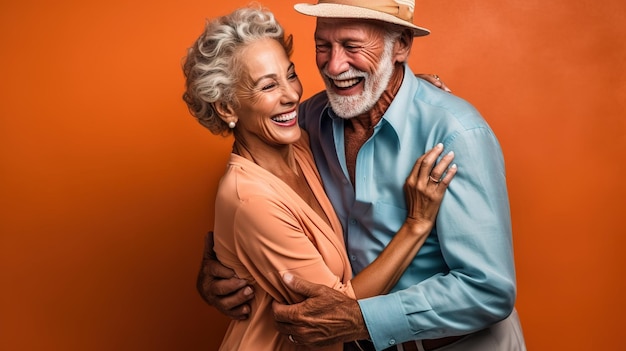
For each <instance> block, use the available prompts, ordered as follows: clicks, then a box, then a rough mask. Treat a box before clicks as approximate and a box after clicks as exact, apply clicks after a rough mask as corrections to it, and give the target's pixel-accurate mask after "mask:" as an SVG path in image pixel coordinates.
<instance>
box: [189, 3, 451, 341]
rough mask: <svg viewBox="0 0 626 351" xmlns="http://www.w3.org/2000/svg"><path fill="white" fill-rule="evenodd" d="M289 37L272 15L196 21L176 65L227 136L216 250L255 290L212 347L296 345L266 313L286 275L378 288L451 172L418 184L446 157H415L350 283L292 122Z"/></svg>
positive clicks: (403, 258)
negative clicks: (372, 248)
mask: <svg viewBox="0 0 626 351" xmlns="http://www.w3.org/2000/svg"><path fill="white" fill-rule="evenodd" d="M290 43H291V40H290V37H287V38H285V35H284V34H283V30H282V27H280V25H279V24H278V23H277V22H276V20H275V18H274V16H273V14H272V13H270V12H268V11H264V10H261V9H257V8H242V9H239V10H236V11H234V12H233V13H231V14H230V15H227V16H224V17H220V18H217V19H215V20H213V21H211V22H209V23H207V26H206V28H205V31H204V32H203V33H202V35H201V36H200V37H199V38H198V40H197V41H196V43H195V44H194V45H193V46H192V47H191V48H190V49H189V51H188V56H187V59H186V62H185V65H184V72H185V77H186V83H187V84H186V85H187V90H186V92H185V94H184V100H185V102H187V104H188V106H189V110H190V112H191V114H192V115H193V116H195V117H196V118H197V119H198V120H199V121H200V123H202V124H203V125H204V126H206V127H207V128H208V129H209V130H210V131H211V132H213V133H214V134H228V133H232V134H233V136H234V145H233V153H232V154H231V156H230V160H229V162H228V165H227V169H226V172H225V174H224V176H223V177H222V180H221V182H220V185H219V188H218V191H217V196H216V200H215V209H216V210H215V226H214V228H215V252H216V254H217V258H218V259H219V260H220V261H221V262H222V263H223V264H224V265H225V266H227V267H229V268H231V269H232V270H233V271H234V272H235V274H236V275H237V277H239V278H242V279H245V280H247V282H248V283H249V284H250V285H252V286H253V288H254V291H255V295H254V298H253V301H252V302H251V306H252V310H251V312H250V317H249V318H248V319H247V320H237V321H232V322H231V324H230V327H229V329H228V331H227V333H226V335H225V337H224V340H223V342H222V346H221V349H222V350H229V351H230V350H251V349H254V350H268V351H269V350H271V351H276V350H295V349H297V345H296V340H294V339H293V338H292V337H285V336H283V335H281V334H279V333H278V331H277V330H276V329H275V327H274V323H273V317H272V314H271V305H272V302H273V301H280V302H289V303H293V302H297V301H299V297H298V296H297V295H296V294H294V293H293V292H290V291H289V290H288V289H286V288H285V287H284V285H283V283H282V275H283V274H285V273H293V274H296V275H298V276H300V277H303V278H305V279H307V280H309V281H312V282H315V283H318V284H324V285H326V286H328V287H331V288H333V289H335V290H337V291H339V292H340V293H342V294H345V295H347V296H349V297H351V298H353V299H356V298H362V297H369V296H372V295H375V294H380V293H385V292H388V291H389V289H390V288H391V286H393V285H394V284H395V282H396V281H397V278H398V277H399V274H398V273H399V272H400V273H401V272H402V271H404V269H405V268H406V267H407V265H408V264H409V262H411V259H412V258H413V257H414V256H415V254H416V253H417V251H418V250H419V248H420V247H421V244H422V243H423V241H424V239H425V238H426V236H427V234H428V233H429V232H430V230H431V229H432V226H433V222H434V219H435V214H436V212H437V209H438V208H439V205H440V203H441V200H442V198H443V194H444V192H445V189H446V188H447V185H448V184H449V182H450V180H451V179H452V177H454V174H455V172H456V168H454V167H451V168H450V169H449V170H448V172H447V175H446V176H445V178H444V179H443V180H442V182H441V183H438V182H437V183H436V182H432V181H429V180H428V177H429V175H430V172H431V170H432V171H433V173H437V174H443V173H444V171H445V170H446V169H447V168H448V166H449V165H450V162H451V161H452V159H453V156H452V155H447V156H445V157H443V159H442V161H441V162H440V163H439V164H438V165H437V166H436V167H434V168H433V166H434V163H435V161H436V159H437V157H438V156H439V155H440V153H441V152H442V150H443V147H436V148H434V149H433V150H431V151H429V152H428V153H427V154H426V155H425V156H423V157H421V158H420V159H419V160H418V161H417V163H416V167H415V168H414V171H413V172H412V173H411V175H410V176H409V178H408V181H407V187H406V191H407V193H408V194H410V195H407V196H408V198H409V199H411V201H409V208H410V210H409V212H408V213H409V214H412V213H415V214H416V215H414V216H410V218H407V220H406V222H405V225H403V226H402V228H401V229H400V230H399V231H398V233H397V235H396V237H395V238H394V240H393V241H392V242H391V243H390V244H389V246H388V247H387V249H385V251H383V253H382V254H381V259H380V260H377V261H375V262H373V263H372V264H371V265H370V266H369V267H368V268H369V269H367V270H364V271H363V272H362V273H361V274H359V276H358V277H356V278H355V279H351V272H352V269H351V267H350V263H349V260H348V258H347V254H346V250H345V245H344V242H343V234H342V233H343V232H342V227H341V223H340V222H339V219H338V218H337V216H336V214H335V212H334V211H333V208H332V205H331V203H330V200H329V199H328V197H327V196H326V194H325V193H324V189H323V186H322V183H321V180H320V175H319V174H318V172H317V169H316V168H315V163H314V161H313V155H312V154H311V151H310V149H309V140H308V136H307V134H306V132H305V131H304V130H302V129H301V128H300V127H299V125H298V107H299V104H300V97H301V95H302V85H301V83H300V80H299V79H298V76H297V74H296V72H295V66H294V64H293V63H292V62H291V61H290V58H289V52H290V49H291V46H290ZM382 59H385V58H384V57H383V58H382ZM387 59H389V60H390V58H387ZM390 65H391V64H390ZM385 85H386V83H385ZM414 210H415V211H416V212H413V211H414ZM392 252H393V254H391V253H392ZM373 276H376V277H377V279H368V277H370V278H371V277H373ZM385 277H386V278H387V279H385ZM355 301H356V300H355ZM355 303H356V302H355ZM341 349H343V344H335V345H331V346H329V347H328V350H341Z"/></svg>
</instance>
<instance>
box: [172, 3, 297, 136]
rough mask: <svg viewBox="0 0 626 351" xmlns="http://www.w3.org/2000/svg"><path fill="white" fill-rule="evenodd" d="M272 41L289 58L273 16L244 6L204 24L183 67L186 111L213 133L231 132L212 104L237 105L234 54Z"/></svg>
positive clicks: (287, 45) (287, 43)
mask: <svg viewBox="0 0 626 351" xmlns="http://www.w3.org/2000/svg"><path fill="white" fill-rule="evenodd" d="M262 38H272V39H275V40H276V41H278V42H279V43H280V44H281V45H282V46H283V47H284V48H285V52H286V53H287V55H289V56H290V55H291V49H292V37H291V35H289V36H288V37H285V33H284V30H283V28H282V27H281V25H280V24H279V23H278V22H277V21H276V19H275V18H274V14H272V13H271V12H270V11H268V10H266V9H262V8H260V7H258V8H257V7H245V8H240V9H238V10H235V11H234V12H232V13H231V14H229V15H226V16H222V17H219V18H216V19H214V20H211V21H207V23H206V26H205V29H204V32H203V33H202V34H201V35H200V37H199V38H198V39H197V40H196V42H195V43H194V44H193V46H192V47H191V48H189V49H188V51H187V57H186V58H185V62H184V64H183V72H184V74H185V88H186V90H185V93H184V94H183V100H185V102H186V103H187V107H188V108H189V112H190V113H191V114H192V115H193V116H194V117H196V118H197V119H198V122H200V124H202V125H203V126H205V127H207V128H208V129H209V130H210V131H211V133H213V134H222V135H227V134H229V133H230V132H231V129H230V128H228V125H227V124H226V122H224V121H223V120H221V119H220V117H219V116H218V114H217V112H216V110H215V108H214V104H215V103H229V104H232V105H233V106H237V105H238V101H237V99H236V96H235V88H236V83H237V81H238V79H239V77H238V76H237V74H236V72H240V71H241V70H240V69H238V65H239V64H240V62H239V60H237V54H238V52H239V51H240V50H241V49H242V48H244V47H245V46H246V45H247V44H249V43H251V42H253V41H256V40H259V39H262Z"/></svg>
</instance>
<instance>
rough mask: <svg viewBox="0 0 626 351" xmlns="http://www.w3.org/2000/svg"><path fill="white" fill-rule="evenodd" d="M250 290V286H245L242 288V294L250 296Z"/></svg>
mask: <svg viewBox="0 0 626 351" xmlns="http://www.w3.org/2000/svg"><path fill="white" fill-rule="evenodd" d="M252 292H253V291H252V288H251V287H249V286H246V288H245V289H243V294H244V295H246V296H250V295H252Z"/></svg>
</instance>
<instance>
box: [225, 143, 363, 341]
mask: <svg viewBox="0 0 626 351" xmlns="http://www.w3.org/2000/svg"><path fill="white" fill-rule="evenodd" d="M293 148H294V154H295V159H296V161H297V162H298V164H299V166H300V168H301V169H302V172H303V173H304V176H305V178H306V180H307V182H308V184H309V186H310V187H311V189H312V191H313V193H314V195H315V196H316V197H317V199H318V201H319V203H320V205H321V206H322V209H323V210H324V211H325V213H326V215H327V217H328V218H329V220H330V224H331V225H330V226H329V225H328V223H327V222H326V221H325V220H324V219H322V218H321V217H320V216H319V215H318V214H317V213H316V212H315V211H314V210H313V209H312V208H311V207H310V206H309V204H308V203H306V202H305V201H304V200H303V199H302V198H301V197H300V196H299V195H298V194H297V193H296V192H294V191H293V190H292V189H291V187H289V186H288V185H287V184H286V183H284V182H283V181H282V180H281V179H279V178H278V177H276V176H274V175H273V174H271V173H270V172H268V171H266V170H265V169H263V168H261V167H260V166H258V165H257V164H255V163H254V162H252V161H249V160H248V159H245V158H243V157H241V156H238V155H235V154H231V156H230V161H229V163H228V166H227V168H226V172H225V174H224V176H223V177H222V179H221V181H220V185H219V189H218V192H217V196H216V200H215V251H216V253H217V257H218V259H219V260H220V261H221V262H222V263H223V264H224V265H226V266H228V267H231V268H232V269H234V271H235V273H236V274H237V276H239V277H240V278H243V279H246V280H248V281H249V283H250V284H251V285H252V287H253V289H254V291H255V297H254V299H253V301H252V302H251V308H252V312H251V314H250V317H249V318H248V319H247V320H244V321H231V323H230V326H229V328H228V330H227V332H226V335H225V337H224V340H223V342H222V346H221V348H220V350H228V351H232V350H259V351H263V350H267V351H276V350H296V349H297V347H296V345H295V344H293V343H292V342H290V341H289V340H288V339H287V337H285V336H282V335H280V334H279V333H278V332H277V331H276V329H275V327H274V318H273V317H272V313H271V304H272V301H273V300H277V301H280V302H283V303H285V302H286V303H294V302H297V301H299V298H298V296H295V295H294V294H293V293H291V292H289V290H287V289H286V288H285V287H284V285H283V283H282V279H281V276H282V274H284V273H285V272H291V273H292V274H293V275H295V276H298V277H302V278H304V279H306V280H308V281H311V282H314V283H317V284H324V285H327V286H329V287H332V288H334V289H336V290H339V291H341V292H343V293H345V294H346V295H348V296H350V297H352V298H355V296H354V291H353V290H352V286H351V284H350V279H351V276H352V272H351V268H350V263H349V261H348V257H347V254H346V250H345V244H344V241H343V232H342V228H341V223H340V222H339V220H338V218H337V216H336V214H335V212H334V210H333V207H332V205H331V203H330V201H329V199H328V197H327V196H326V194H325V193H324V188H323V186H322V181H321V179H320V176H319V173H318V172H317V169H316V168H315V162H314V160H313V156H312V154H311V151H310V149H309V141H308V137H307V135H306V134H305V132H304V131H303V136H302V138H301V139H300V141H299V142H297V143H295V144H293ZM342 348H343V345H334V346H332V347H329V348H327V349H325V350H342ZM300 349H301V348H300Z"/></svg>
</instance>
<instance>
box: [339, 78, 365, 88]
mask: <svg viewBox="0 0 626 351" xmlns="http://www.w3.org/2000/svg"><path fill="white" fill-rule="evenodd" d="M333 82H334V83H335V85H336V86H337V87H339V88H348V87H351V86H353V85H355V84H356V83H358V82H359V78H352V79H347V80H334V81H333Z"/></svg>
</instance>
